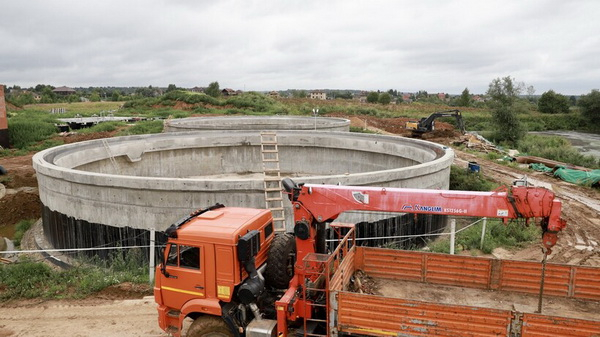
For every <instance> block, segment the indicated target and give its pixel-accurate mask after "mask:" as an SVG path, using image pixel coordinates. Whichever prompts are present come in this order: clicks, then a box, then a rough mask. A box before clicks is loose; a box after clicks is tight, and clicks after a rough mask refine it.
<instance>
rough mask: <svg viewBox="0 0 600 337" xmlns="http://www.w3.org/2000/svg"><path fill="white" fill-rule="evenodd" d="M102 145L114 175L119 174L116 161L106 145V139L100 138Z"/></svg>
mask: <svg viewBox="0 0 600 337" xmlns="http://www.w3.org/2000/svg"><path fill="white" fill-rule="evenodd" d="M102 145H104V149H105V150H106V153H107V154H108V159H109V160H110V162H111V163H112V165H113V167H114V168H115V173H116V174H121V173H120V170H119V165H118V164H117V161H116V160H115V156H114V155H113V153H112V151H111V150H110V146H109V145H108V142H107V141H106V138H102Z"/></svg>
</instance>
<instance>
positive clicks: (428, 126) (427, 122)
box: [407, 110, 465, 134]
mask: <svg viewBox="0 0 600 337" xmlns="http://www.w3.org/2000/svg"><path fill="white" fill-rule="evenodd" d="M440 117H454V118H456V127H457V128H458V129H459V130H460V132H461V133H463V134H464V133H465V124H464V122H463V119H462V115H461V113H460V110H445V111H438V112H434V113H432V114H431V115H429V116H428V117H423V118H421V120H420V121H418V122H416V123H414V122H409V123H408V124H407V126H408V127H409V128H410V129H412V130H413V132H414V133H424V132H430V131H433V123H434V121H435V120H436V119H437V118H440Z"/></svg>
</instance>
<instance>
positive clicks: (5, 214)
mask: <svg viewBox="0 0 600 337" xmlns="http://www.w3.org/2000/svg"><path fill="white" fill-rule="evenodd" d="M41 210H42V204H41V202H40V197H39V195H38V194H37V190H31V189H29V190H24V191H18V192H16V193H7V194H6V195H5V196H4V198H2V199H0V214H2V216H1V217H0V230H1V232H2V234H3V235H4V236H6V237H9V238H12V237H13V235H14V225H15V224H16V223H17V222H19V221H21V220H23V219H37V218H39V217H40V216H41Z"/></svg>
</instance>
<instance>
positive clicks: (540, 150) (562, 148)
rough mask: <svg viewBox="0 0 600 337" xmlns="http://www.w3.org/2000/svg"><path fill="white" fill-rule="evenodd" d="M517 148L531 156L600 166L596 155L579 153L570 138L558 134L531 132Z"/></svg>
mask: <svg viewBox="0 0 600 337" xmlns="http://www.w3.org/2000/svg"><path fill="white" fill-rule="evenodd" d="M517 149H518V150H519V151H520V152H522V153H526V154H528V155H531V156H537V157H543V158H547V159H551V160H556V161H560V162H564V163H567V164H573V165H578V166H585V167H589V168H598V167H599V166H598V165H599V163H598V162H597V161H596V159H595V158H594V157H591V156H586V155H583V154H581V153H579V152H578V151H577V149H575V148H574V147H573V146H572V145H571V143H570V142H569V141H568V140H566V139H564V138H562V137H558V136H545V135H531V134H530V135H527V136H525V138H523V140H522V141H521V142H520V143H519V146H518V147H517Z"/></svg>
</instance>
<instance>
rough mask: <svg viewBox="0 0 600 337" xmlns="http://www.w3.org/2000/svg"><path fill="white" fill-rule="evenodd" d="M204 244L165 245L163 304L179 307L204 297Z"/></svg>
mask: <svg viewBox="0 0 600 337" xmlns="http://www.w3.org/2000/svg"><path fill="white" fill-rule="evenodd" d="M206 248H207V247H205V245H183V244H175V243H170V244H169V245H168V247H167V250H166V253H167V254H168V255H167V259H166V261H165V262H166V263H165V271H166V272H167V273H166V275H168V276H167V277H165V278H164V279H163V281H162V284H161V289H162V293H163V294H162V295H163V301H164V304H165V305H166V306H168V307H171V308H181V307H182V306H183V304H184V303H185V302H187V301H189V300H191V299H194V298H205V297H206V291H205V290H206V289H205V284H206V280H205V271H204V268H206V267H205V266H206V265H205V263H204V262H205V255H206Z"/></svg>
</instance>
